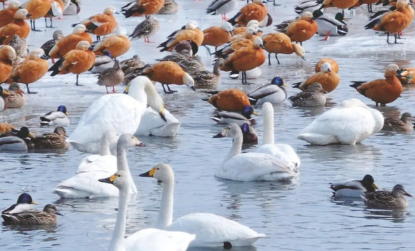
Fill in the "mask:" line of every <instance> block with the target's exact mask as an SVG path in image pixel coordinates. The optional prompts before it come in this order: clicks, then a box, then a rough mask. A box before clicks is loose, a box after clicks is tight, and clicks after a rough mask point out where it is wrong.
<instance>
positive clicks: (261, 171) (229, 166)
mask: <svg viewBox="0 0 415 251" xmlns="http://www.w3.org/2000/svg"><path fill="white" fill-rule="evenodd" d="M222 137H230V138H233V145H232V148H231V150H230V151H229V153H228V155H227V156H226V158H225V159H224V160H223V162H222V165H221V166H220V168H218V169H217V170H216V172H215V176H216V177H218V178H223V179H228V180H236V181H254V180H287V179H291V178H293V177H296V176H298V174H299V169H298V167H297V166H294V165H293V164H291V163H290V162H287V161H286V160H282V159H278V158H276V157H274V156H272V155H270V154H265V153H256V152H251V153H241V148H242V141H243V136H242V131H241V129H240V128H239V126H238V125H237V124H230V125H229V126H228V127H226V128H225V129H224V130H223V131H222V132H221V133H219V134H218V135H215V136H214V138H222Z"/></svg>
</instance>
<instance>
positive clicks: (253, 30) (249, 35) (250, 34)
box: [229, 26, 258, 43]
mask: <svg viewBox="0 0 415 251" xmlns="http://www.w3.org/2000/svg"><path fill="white" fill-rule="evenodd" d="M257 31H258V29H257V27H254V26H251V27H247V28H246V30H245V32H244V33H239V34H236V35H234V36H233V37H231V38H230V39H229V43H234V42H237V41H240V40H245V39H248V40H250V41H251V42H253V41H254V40H255V38H256V37H258V36H257Z"/></svg>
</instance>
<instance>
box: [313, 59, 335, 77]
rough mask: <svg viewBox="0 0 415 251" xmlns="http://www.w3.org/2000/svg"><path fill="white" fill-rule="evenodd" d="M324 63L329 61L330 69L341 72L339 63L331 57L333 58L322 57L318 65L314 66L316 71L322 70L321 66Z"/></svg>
mask: <svg viewBox="0 0 415 251" xmlns="http://www.w3.org/2000/svg"><path fill="white" fill-rule="evenodd" d="M324 63H329V64H330V69H331V70H332V71H334V72H335V73H339V65H338V64H337V62H336V60H334V59H331V58H322V59H320V60H319V61H318V62H317V63H316V66H315V68H314V70H315V72H316V73H317V72H320V71H321V70H320V68H321V65H323V64H324Z"/></svg>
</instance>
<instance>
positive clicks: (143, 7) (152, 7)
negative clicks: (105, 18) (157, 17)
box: [121, 0, 165, 18]
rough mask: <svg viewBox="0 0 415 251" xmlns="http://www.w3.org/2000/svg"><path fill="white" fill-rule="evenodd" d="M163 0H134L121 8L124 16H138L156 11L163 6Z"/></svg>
mask: <svg viewBox="0 0 415 251" xmlns="http://www.w3.org/2000/svg"><path fill="white" fill-rule="evenodd" d="M164 2H165V1H164V0H136V1H132V2H130V3H128V4H126V5H124V6H123V7H122V8H121V12H122V14H123V15H124V16H125V17H127V18H128V17H131V16H134V17H140V16H143V15H152V14H155V13H157V12H158V11H159V10H161V8H163V6H164Z"/></svg>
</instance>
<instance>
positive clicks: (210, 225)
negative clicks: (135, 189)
mask: <svg viewBox="0 0 415 251" xmlns="http://www.w3.org/2000/svg"><path fill="white" fill-rule="evenodd" d="M140 176H141V177H153V178H155V179H157V180H160V181H162V182H163V194H162V197H161V209H160V213H159V217H158V221H157V227H158V228H161V229H167V230H172V231H183V232H187V233H190V234H195V235H196V239H195V240H194V241H193V242H191V243H190V247H224V248H225V249H230V248H232V247H238V246H251V245H252V244H253V243H254V242H255V241H257V240H258V239H259V238H262V237H265V235H264V234H259V233H257V232H256V231H254V230H252V229H251V228H249V227H247V226H244V225H242V224H240V223H238V222H236V221H233V220H228V219H226V218H224V217H221V216H218V215H215V214H210V213H195V214H188V215H185V216H183V217H180V218H179V219H177V220H176V221H175V222H173V223H172V221H173V201H174V199H173V192H174V172H173V169H172V168H171V167H170V166H169V165H167V164H164V163H161V164H158V165H157V166H155V167H154V168H153V169H151V170H150V171H148V172H146V173H143V174H140Z"/></svg>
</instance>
